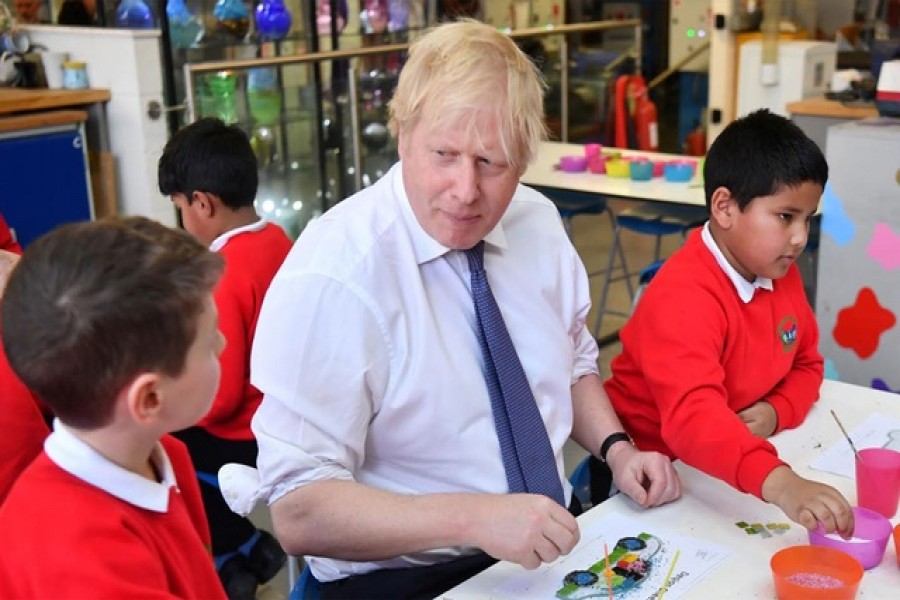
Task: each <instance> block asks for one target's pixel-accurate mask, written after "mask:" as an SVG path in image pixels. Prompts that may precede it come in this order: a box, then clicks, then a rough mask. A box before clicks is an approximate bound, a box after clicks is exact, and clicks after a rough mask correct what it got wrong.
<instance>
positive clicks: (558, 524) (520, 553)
mask: <svg viewBox="0 0 900 600" xmlns="http://www.w3.org/2000/svg"><path fill="white" fill-rule="evenodd" d="M476 510H477V511H478V515H477V517H476V519H475V521H474V529H475V531H473V532H472V535H473V539H474V541H475V543H474V544H473V545H475V546H478V547H479V548H481V549H482V550H484V551H485V552H486V553H488V554H490V555H491V556H493V557H494V558H498V559H500V560H508V561H510V562H514V563H517V564H520V565H522V566H523V567H525V568H526V569H536V568H538V567H539V566H541V564H542V563H547V562H551V561H554V560H556V559H557V558H559V557H560V556H562V555H565V554H568V553H569V552H571V551H572V548H574V547H575V544H577V543H578V540H579V539H580V537H581V534H580V533H579V531H578V523H577V522H576V521H575V517H573V516H572V514H571V513H570V512H569V511H568V510H566V509H565V508H563V507H562V506H560V505H559V504H557V503H556V502H554V501H553V500H551V499H550V498H548V497H547V496H542V495H538V494H503V495H487V494H486V495H482V496H480V497H479V500H478V507H477V508H476Z"/></svg>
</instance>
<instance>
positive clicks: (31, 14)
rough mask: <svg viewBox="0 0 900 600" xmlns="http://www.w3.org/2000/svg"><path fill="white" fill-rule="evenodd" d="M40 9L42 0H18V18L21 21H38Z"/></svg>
mask: <svg viewBox="0 0 900 600" xmlns="http://www.w3.org/2000/svg"><path fill="white" fill-rule="evenodd" d="M40 10H41V2H40V0H16V18H17V19H18V21H19V22H20V23H37V22H38V19H39V17H40V15H38V13H39V12H40Z"/></svg>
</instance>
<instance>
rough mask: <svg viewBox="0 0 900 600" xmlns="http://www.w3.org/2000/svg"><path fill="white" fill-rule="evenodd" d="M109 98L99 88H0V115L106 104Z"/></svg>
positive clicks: (104, 90)
mask: <svg viewBox="0 0 900 600" xmlns="http://www.w3.org/2000/svg"><path fill="white" fill-rule="evenodd" d="M109 98H110V94H109V90H107V89H99V88H98V89H87V90H51V89H45V88H41V89H24V88H0V115H9V114H12V113H21V112H32V111H37V110H53V109H57V108H70V107H72V106H84V105H87V104H96V103H98V102H108V101H109Z"/></svg>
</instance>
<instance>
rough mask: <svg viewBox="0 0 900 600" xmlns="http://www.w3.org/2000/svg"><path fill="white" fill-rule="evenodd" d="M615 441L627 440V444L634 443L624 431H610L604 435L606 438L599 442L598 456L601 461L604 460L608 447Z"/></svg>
mask: <svg viewBox="0 0 900 600" xmlns="http://www.w3.org/2000/svg"><path fill="white" fill-rule="evenodd" d="M617 442H628V443H629V444H632V445H633V444H634V442H632V441H631V436H630V435H628V434H627V433H625V432H624V431H617V432H615V433H611V434H609V435H608V436H606V439H605V440H603V443H602V444H600V452H599V456H598V458H599V459H600V461H601V462H606V455H607V454H609V449H610V448H612V447H613V444H615V443H617Z"/></svg>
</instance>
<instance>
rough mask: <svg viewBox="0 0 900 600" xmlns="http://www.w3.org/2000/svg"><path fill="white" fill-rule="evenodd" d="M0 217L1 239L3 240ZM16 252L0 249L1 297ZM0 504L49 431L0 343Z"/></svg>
mask: <svg viewBox="0 0 900 600" xmlns="http://www.w3.org/2000/svg"><path fill="white" fill-rule="evenodd" d="M2 225H3V224H2V217H0V242H2V237H3V231H2ZM18 260H19V255H18V254H16V253H13V252H9V251H7V250H3V249H0V300H2V298H3V289H4V288H5V287H6V281H7V279H8V278H9V274H10V273H11V272H12V269H13V267H14V266H15V264H16V263H17V262H18ZM0 431H3V432H4V435H2V436H0V504H3V500H4V499H5V498H6V495H7V494H8V493H9V489H10V488H11V487H12V484H13V482H14V481H15V480H16V478H17V477H18V476H19V474H20V473H21V472H22V471H23V470H24V469H25V467H27V466H28V464H29V463H30V462H31V461H32V460H34V459H35V457H37V455H38V454H40V453H41V448H42V447H43V445H44V439H45V438H46V437H47V436H48V435H49V434H50V430H49V429H48V428H47V424H46V423H45V422H44V418H43V416H42V415H41V411H40V409H38V405H37V402H36V400H35V398H34V397H33V396H32V395H31V392H30V391H29V390H28V388H26V387H25V385H24V384H23V383H22V382H21V381H20V380H19V378H18V376H17V375H16V374H15V373H14V372H13V370H12V368H11V367H10V366H9V361H7V360H6V353H5V352H4V351H3V345H2V344H0Z"/></svg>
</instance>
